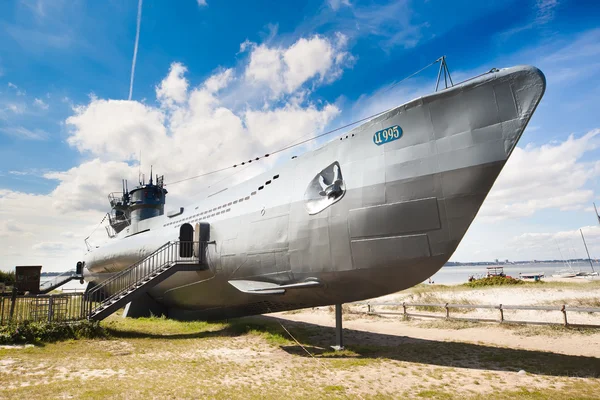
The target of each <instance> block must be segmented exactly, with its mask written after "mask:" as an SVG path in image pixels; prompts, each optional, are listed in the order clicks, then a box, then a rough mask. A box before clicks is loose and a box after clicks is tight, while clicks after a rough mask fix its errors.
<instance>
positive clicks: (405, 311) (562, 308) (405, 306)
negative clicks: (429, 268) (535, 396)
mask: <svg viewBox="0 0 600 400" xmlns="http://www.w3.org/2000/svg"><path fill="white" fill-rule="evenodd" d="M354 304H357V305H366V306H367V313H368V314H373V315H402V316H404V317H419V318H443V319H449V320H460V321H475V322H498V323H513V324H533V325H564V326H573V327H588V328H600V325H592V324H570V323H569V320H568V317H567V313H600V308H597V307H570V306H568V305H566V304H562V305H559V306H517V305H508V304H498V305H496V304H452V303H406V302H403V303H372V302H358V303H354ZM375 307H402V312H394V311H388V310H382V311H376V310H375ZM416 307H419V308H430V309H434V310H440V311H442V312H443V315H438V314H422V313H415V312H409V311H411V310H409V308H416ZM453 309H455V310H458V309H488V310H498V318H497V319H496V318H466V317H455V316H452V315H450V310H453ZM505 310H533V311H556V312H560V313H561V314H562V320H563V323H555V322H545V321H522V320H507V319H505V316H504V311H505Z"/></svg>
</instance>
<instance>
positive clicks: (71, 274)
mask: <svg viewBox="0 0 600 400" xmlns="http://www.w3.org/2000/svg"><path fill="white" fill-rule="evenodd" d="M73 279H83V276H82V275H81V272H80V271H77V270H74V269H72V270H70V271H67V272H63V273H62V274H60V275H57V276H55V277H54V278H52V279H49V280H47V281H45V282H42V283H41V284H40V290H39V292H38V293H39V294H46V293H50V292H51V291H53V290H54V289H56V288H58V287H61V286H62V285H64V284H65V283H68V282H70V281H72V280H73Z"/></svg>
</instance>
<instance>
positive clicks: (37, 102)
mask: <svg viewBox="0 0 600 400" xmlns="http://www.w3.org/2000/svg"><path fill="white" fill-rule="evenodd" d="M33 105H35V106H36V107H39V108H41V109H42V110H47V109H48V108H49V107H50V106H49V105H48V103H46V102H45V101H44V100H42V99H38V98H36V99H35V100H34V101H33Z"/></svg>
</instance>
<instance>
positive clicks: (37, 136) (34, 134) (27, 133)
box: [0, 126, 48, 140]
mask: <svg viewBox="0 0 600 400" xmlns="http://www.w3.org/2000/svg"><path fill="white" fill-rule="evenodd" d="M0 132H2V133H5V134H7V135H10V136H14V137H16V138H19V139H28V140H46V139H47V138H48V133H47V132H46V131H44V130H42V129H33V130H31V129H27V128H24V127H22V126H17V127H12V128H1V129H0Z"/></svg>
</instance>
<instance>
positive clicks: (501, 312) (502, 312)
mask: <svg viewBox="0 0 600 400" xmlns="http://www.w3.org/2000/svg"><path fill="white" fill-rule="evenodd" d="M502 322H504V310H503V309H502V304H500V323H502Z"/></svg>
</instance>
